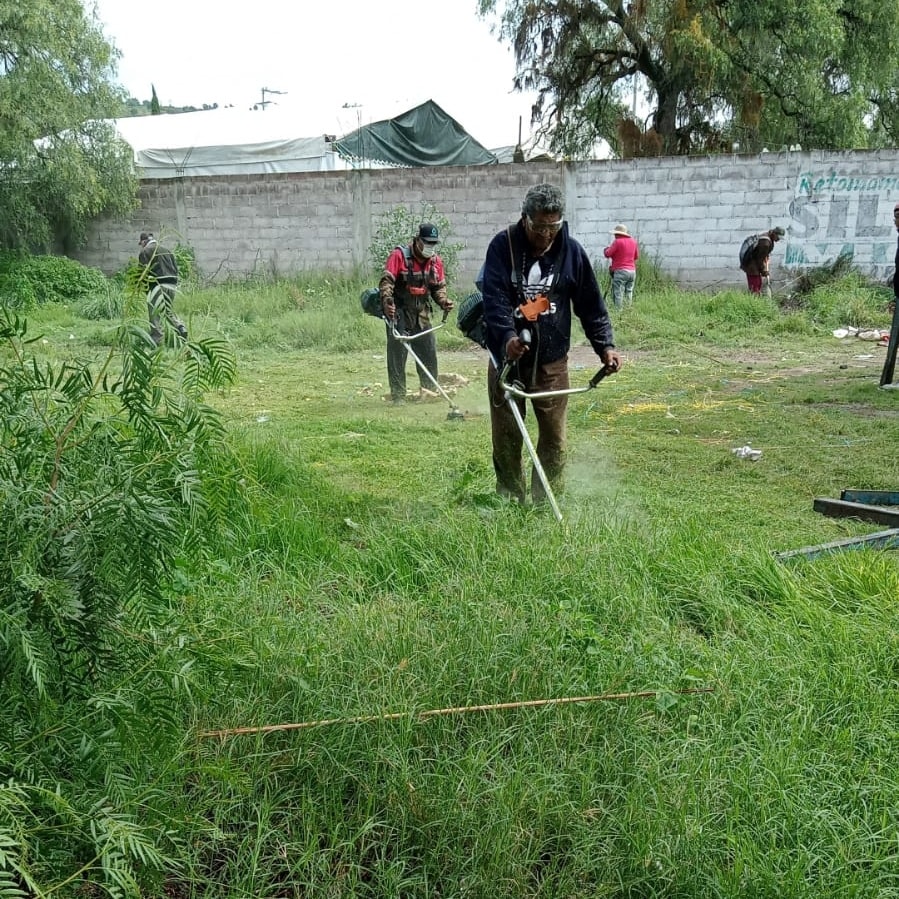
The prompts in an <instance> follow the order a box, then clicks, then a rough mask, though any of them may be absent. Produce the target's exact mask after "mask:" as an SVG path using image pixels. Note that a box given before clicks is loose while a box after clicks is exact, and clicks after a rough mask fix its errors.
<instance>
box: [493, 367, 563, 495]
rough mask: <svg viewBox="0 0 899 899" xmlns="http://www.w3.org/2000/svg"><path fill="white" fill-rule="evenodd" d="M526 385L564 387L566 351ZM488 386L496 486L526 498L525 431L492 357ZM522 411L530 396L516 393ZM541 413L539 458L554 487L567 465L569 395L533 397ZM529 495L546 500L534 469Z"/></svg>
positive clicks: (538, 415) (536, 414) (504, 492)
mask: <svg viewBox="0 0 899 899" xmlns="http://www.w3.org/2000/svg"><path fill="white" fill-rule="evenodd" d="M527 386H528V389H529V390H533V391H544V390H565V389H567V388H568V386H569V381H568V357H567V356H566V357H564V358H562V359H558V360H556V361H555V362H549V363H547V364H546V365H540V366H538V367H537V371H536V376H535V380H534V382H533V383H531V382H530V378H529V379H528V385H527ZM487 390H488V395H489V397H490V429H491V435H492V438H493V469H494V471H495V472H496V491H497V493H499V494H500V495H501V496H508V497H511V498H513V499H516V500H518V502H520V503H523V502H524V500H525V495H526V484H525V477H524V469H523V467H522V458H521V451H522V447H523V445H524V436H523V435H522V433H521V430H520V429H519V427H518V423H517V422H516V421H515V416H514V415H513V413H512V410H511V409H510V408H509V401H508V400H506V399H505V398H504V393H503V391H502V389H501V388H500V387H499V383H498V375H497V371H496V369H495V368H494V366H493V364H492V363H491V365H490V367H489V368H488V370H487ZM514 402H515V403H516V404H517V406H518V409H519V411H520V412H521V417H522V418H524V417H525V415H526V414H527V402H526V401H525V400H523V399H518V398H515V399H514ZM530 403H531V407H532V408H533V410H534V417H535V418H536V419H537V433H538V436H537V443H536V447H535V448H536V450H537V458H538V459H539V460H540V465H541V466H542V467H543V471H544V473H545V474H546V477H547V480H548V481H549V484H550V487H551V488H552V489H553V491H555V490H556V488H557V487H560V486H561V482H562V471H563V469H564V468H565V440H566V423H567V411H568V397H567V396H558V397H546V398H542V399H536V400H531V401H530ZM531 498H532V499H533V501H534V502H535V503H541V502H545V501H546V491H545V490H544V489H543V484H542V483H541V481H540V477H539V475H538V474H537V473H536V471H534V470H533V467H532V471H531Z"/></svg>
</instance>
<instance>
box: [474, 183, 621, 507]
mask: <svg viewBox="0 0 899 899" xmlns="http://www.w3.org/2000/svg"><path fill="white" fill-rule="evenodd" d="M564 212H565V199H564V197H563V195H562V192H561V191H560V190H559V188H557V187H555V186H554V185H552V184H538V185H537V186H536V187H532V188H531V189H530V190H529V191H528V192H527V195H526V196H525V198H524V203H523V205H522V211H521V218H520V220H519V221H518V222H517V223H516V224H514V225H510V226H509V227H508V228H506V229H504V230H503V231H501V232H500V233H499V234H497V235H496V236H495V237H494V238H493V240H492V241H491V242H490V245H489V246H488V248H487V257H486V259H485V261H484V269H483V289H482V293H483V299H484V321H485V324H486V328H487V348H488V349H489V351H490V355H491V357H492V359H491V362H490V365H489V368H488V375H487V383H488V390H489V395H490V399H491V403H490V422H491V431H492V439H493V468H494V470H495V472H496V489H497V492H498V493H499V494H500V495H501V496H507V497H510V498H512V499H515V500H517V501H518V502H522V503H523V502H524V500H525V479H524V472H523V469H522V460H521V451H522V446H523V443H524V437H523V435H522V433H521V430H520V429H519V426H518V423H517V422H516V420H515V416H514V413H513V411H512V410H511V409H510V408H509V406H508V403H507V402H506V401H505V400H504V391H503V390H502V387H501V386H500V385H499V378H498V372H497V369H496V366H495V365H494V364H493V360H495V361H496V363H497V365H499V366H500V367H502V366H503V365H504V363H505V362H506V361H507V360H508V361H514V362H515V363H516V366H517V380H518V381H520V382H521V383H522V384H523V385H524V386H525V388H526V389H527V390H529V391H531V392H546V391H558V390H566V389H568V386H569V380H568V351H569V348H570V346H571V317H572V313H573V314H574V315H576V316H577V317H578V319H580V322H581V325H582V326H583V329H584V334H585V335H586V337H587V340H589V341H590V344H591V346H592V347H593V349H594V351H595V352H596V355H597V356H599V358H600V359H601V360H602V363H603V365H604V366H605V367H606V368H608V369H609V371H612V372H614V371H618V369H619V367H620V366H621V359H620V357H619V355H618V353H617V352H616V350H615V343H614V340H613V337H612V324H611V321H610V320H609V312H608V309H607V308H606V304H605V301H604V300H603V297H602V293H601V292H600V289H599V285H598V283H597V281H596V275H595V273H594V271H593V267H592V265H591V264H590V259H589V257H588V256H587V253H586V251H585V250H584V248H583V246H581V244H580V243H578V242H577V241H576V240H575V239H574V238H573V237H571V236H570V235H569V233H568V225H567V224H566V223H565V221H563V218H562V216H563V214H564ZM528 337H529V338H530V340H528V339H527V338H528ZM516 402H517V403H518V406H519V409H520V411H521V413H522V416H523V415H524V412H525V408H526V404H525V401H524V400H516ZM531 406H532V407H533V410H534V415H535V416H536V419H537V426H538V429H539V437H538V441H537V447H536V451H537V458H538V459H539V460H540V465H541V466H542V468H543V469H544V471H545V473H546V476H547V479H548V481H549V483H550V486H551V487H553V488H554V487H555V486H556V485H557V484H559V483H560V481H561V477H562V472H563V469H564V466H565V444H566V414H567V408H568V397H567V396H566V395H561V396H554V397H541V398H538V399H532V400H531ZM531 497H532V499H533V501H534V502H535V503H541V502H544V501H546V499H547V497H546V491H545V489H544V487H543V484H542V482H541V480H540V478H538V477H532V478H531Z"/></svg>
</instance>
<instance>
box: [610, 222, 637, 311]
mask: <svg viewBox="0 0 899 899" xmlns="http://www.w3.org/2000/svg"><path fill="white" fill-rule="evenodd" d="M602 252H603V255H604V256H605V257H606V258H607V259H609V260H610V262H609V271H610V272H611V273H612V302H613V303H614V304H615V308H616V309H620V308H621V307H622V305H623V304H624V301H625V300H627V302H628V303H633V301H634V283H635V282H636V280H637V259H639V258H640V248H639V247H638V246H637V241H636V240H634V238H633V237H631V236H630V234H629V233H628V230H627V227H626V226H625V225H615V228H614V230H613V231H612V243H610V244H609V246H607V247H606V248H605V249H604V250H603V251H602Z"/></svg>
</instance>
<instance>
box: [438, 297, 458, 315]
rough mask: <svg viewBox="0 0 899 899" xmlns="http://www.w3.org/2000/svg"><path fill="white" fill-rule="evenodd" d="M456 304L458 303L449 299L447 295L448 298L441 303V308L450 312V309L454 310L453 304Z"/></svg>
mask: <svg viewBox="0 0 899 899" xmlns="http://www.w3.org/2000/svg"><path fill="white" fill-rule="evenodd" d="M455 305H456V304H455V303H454V302H453V301H452V300H451V299H449V297H447V298H446V299H445V300H444V301H443V302H442V303H441V304H440V308H441V309H442V310H443V311H444V312H450V311H451V310H452V308H453V306H455Z"/></svg>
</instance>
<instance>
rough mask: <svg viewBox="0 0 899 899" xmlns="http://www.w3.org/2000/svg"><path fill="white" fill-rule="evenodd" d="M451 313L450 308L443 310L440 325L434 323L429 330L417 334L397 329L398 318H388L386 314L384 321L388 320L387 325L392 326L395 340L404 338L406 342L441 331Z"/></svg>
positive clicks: (391, 329)
mask: <svg viewBox="0 0 899 899" xmlns="http://www.w3.org/2000/svg"><path fill="white" fill-rule="evenodd" d="M448 315H449V309H444V310H443V318H442V319H440V324H439V325H434V327H433V328H428V329H427V331H419V332H418V333H417V334H401V333H400V332H399V331H398V330H397V329H396V319H395V318H387V317H386V316H385V318H384V321H386V322H387V327H388V328H390V332H391V334H393V337H394V339H395V340H402V341H404V342H406V343H408V342H409V341H412V340H418V338H419V337H424V336H425V334H433V333H434V332H435V331H439V330H440V329H441V328H442V327H443V326H444V325H445V324H446V317H447V316H448Z"/></svg>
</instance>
